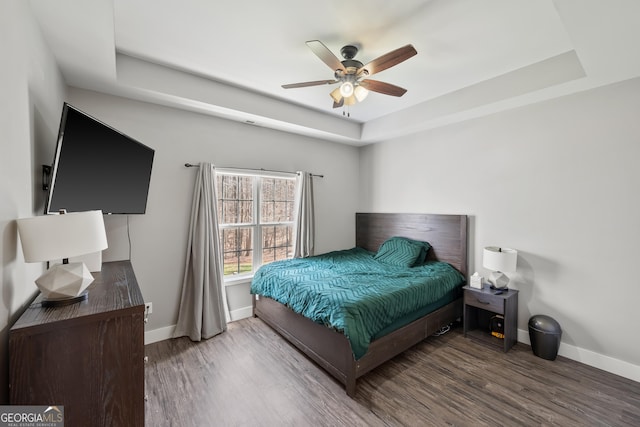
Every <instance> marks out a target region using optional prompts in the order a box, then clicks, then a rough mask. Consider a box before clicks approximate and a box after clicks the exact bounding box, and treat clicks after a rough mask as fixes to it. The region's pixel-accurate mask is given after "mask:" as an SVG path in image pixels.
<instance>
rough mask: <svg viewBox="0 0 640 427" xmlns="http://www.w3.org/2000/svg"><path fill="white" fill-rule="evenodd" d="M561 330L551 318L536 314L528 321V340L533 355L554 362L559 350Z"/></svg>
mask: <svg viewBox="0 0 640 427" xmlns="http://www.w3.org/2000/svg"><path fill="white" fill-rule="evenodd" d="M561 336H562V329H560V324H559V323H558V322H557V321H556V320H555V319H553V318H552V317H549V316H545V315H544V314H537V315H535V316H532V317H531V319H529V339H530V340H531V349H532V350H533V354H535V355H536V356H538V357H541V358H543V359H547V360H555V359H556V356H557V355H558V349H559V348H560V337H561Z"/></svg>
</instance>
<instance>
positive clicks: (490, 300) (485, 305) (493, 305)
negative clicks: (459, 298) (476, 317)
mask: <svg viewBox="0 0 640 427" xmlns="http://www.w3.org/2000/svg"><path fill="white" fill-rule="evenodd" d="M464 303H465V305H471V306H474V307H478V308H481V309H483V310H489V311H492V312H494V313H497V314H504V299H503V298H500V297H498V296H497V295H491V294H488V293H480V292H465V293H464Z"/></svg>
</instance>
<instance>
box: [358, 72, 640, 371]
mask: <svg viewBox="0 0 640 427" xmlns="http://www.w3.org/2000/svg"><path fill="white" fill-rule="evenodd" d="M639 118H640V79H633V80H629V81H626V82H622V83H618V84H614V85H611V86H607V87H603V88H599V89H595V90H591V91H588V92H584V93H579V94H576V95H572V96H567V97H564V98H560V99H556V100H552V101H547V102H543V103H540V104H536V105H531V106H527V107H523V108H519V109H516V110H512V111H508V112H504V113H499V114H495V115H492V116H488V117H485V118H480V119H475V120H471V121H468V122H464V123H460V124H456V125H451V126H447V127H443V128H439V129H435V130H432V131H428V132H423V133H420V134H417V135H412V136H410V137H405V138H398V139H394V140H389V141H385V142H384V143H380V144H376V145H371V146H367V147H364V148H363V149H362V152H361V165H360V170H361V175H360V184H361V189H360V190H361V195H362V196H361V199H360V202H359V210H362V211H374V212H386V211H389V212H391V211H393V212H424V213H455V214H467V215H469V216H470V220H471V221H470V232H469V236H470V248H469V257H470V261H469V263H470V271H471V272H473V271H479V272H481V273H482V274H483V275H484V276H485V277H486V276H487V275H488V271H486V270H484V269H483V268H482V248H483V247H484V246H487V245H498V246H506V247H512V248H516V249H518V250H519V257H518V272H517V274H516V275H515V276H514V277H513V278H512V284H513V286H512V287H514V288H517V289H519V290H520V294H519V316H518V327H519V329H520V334H519V338H520V339H521V340H522V341H527V340H528V335H527V334H528V332H527V322H528V319H529V317H530V316H531V315H534V314H547V315H550V316H552V317H554V318H555V319H556V320H557V321H558V322H559V323H560V325H561V326H562V329H563V336H562V345H561V349H560V354H564V355H566V356H569V357H571V358H574V359H577V360H581V361H584V362H586V363H588V364H592V365H597V366H599V367H601V368H603V369H606V370H610V371H613V372H617V373H619V374H621V375H625V376H627V377H630V378H633V379H635V380H636V381H640V340H638V338H637V337H638V332H637V330H636V329H637V322H636V321H635V315H634V313H635V312H636V311H637V310H638V306H637V304H638V301H639V300H640V286H639V280H638V278H637V277H636V274H637V272H636V271H635V268H634V267H635V266H636V265H637V264H636V263H637V260H638V259H640V245H639V244H638V242H639V241H640V225H639V222H638V221H639V220H640V199H639V198H638V191H639V189H640V167H638V160H639V159H640V120H639Z"/></svg>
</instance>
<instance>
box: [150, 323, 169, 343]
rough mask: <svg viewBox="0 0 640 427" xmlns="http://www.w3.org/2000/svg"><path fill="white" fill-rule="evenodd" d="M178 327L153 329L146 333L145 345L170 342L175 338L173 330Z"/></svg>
mask: <svg viewBox="0 0 640 427" xmlns="http://www.w3.org/2000/svg"><path fill="white" fill-rule="evenodd" d="M175 328H176V325H171V326H166V327H164V328H159V329H152V330H150V331H146V332H145V333H144V344H145V345H147V344H152V343H154V342H158V341H164V340H168V339H169V338H171V337H172V336H173V330H174V329H175Z"/></svg>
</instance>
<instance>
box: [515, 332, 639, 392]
mask: <svg viewBox="0 0 640 427" xmlns="http://www.w3.org/2000/svg"><path fill="white" fill-rule="evenodd" d="M518 341H519V342H521V343H524V344H527V345H531V340H530V339H529V331H528V330H527V331H525V330H522V329H518ZM558 355H560V356H563V357H566V358H567V359H571V360H575V361H576V362H580V363H584V364H585V365H589V366H593V367H594V368H598V369H602V370H603V371H607V372H610V373H612V374H616V375H620V376H621V377H625V378H628V379H630V380H633V381H638V382H640V366H638V365H634V364H633V363H629V362H625V361H623V360H619V359H614V358H613V357H609V356H605V355H604V354H599V353H596V352H594V351H591V350H585V349H584V348H580V347H576V346H574V345H571V344H567V343H564V342H560V348H559V349H558Z"/></svg>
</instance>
